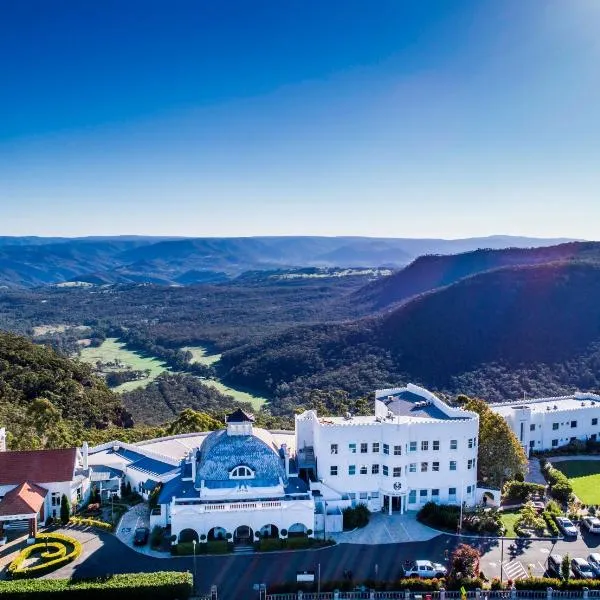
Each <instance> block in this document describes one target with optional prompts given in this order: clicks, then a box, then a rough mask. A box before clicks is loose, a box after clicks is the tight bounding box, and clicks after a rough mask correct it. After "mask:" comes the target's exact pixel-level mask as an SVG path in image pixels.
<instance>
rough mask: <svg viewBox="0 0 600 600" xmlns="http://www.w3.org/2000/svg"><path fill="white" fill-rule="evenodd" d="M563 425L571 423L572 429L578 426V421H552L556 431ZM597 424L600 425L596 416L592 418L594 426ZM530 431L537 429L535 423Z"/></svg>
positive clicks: (530, 427)
mask: <svg viewBox="0 0 600 600" xmlns="http://www.w3.org/2000/svg"><path fill="white" fill-rule="evenodd" d="M561 425H570V426H571V429H575V428H576V427H577V421H567V422H566V423H552V429H553V430H554V431H556V430H557V429H558V428H559V427H560V426H561ZM596 425H598V419H597V418H596V417H594V418H593V419H592V426H596ZM529 431H535V425H530V426H529Z"/></svg>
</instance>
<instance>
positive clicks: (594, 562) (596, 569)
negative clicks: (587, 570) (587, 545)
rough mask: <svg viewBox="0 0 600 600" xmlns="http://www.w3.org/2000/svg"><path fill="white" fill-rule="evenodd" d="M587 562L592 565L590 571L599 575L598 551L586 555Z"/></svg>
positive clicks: (599, 559) (599, 561) (599, 560)
mask: <svg viewBox="0 0 600 600" xmlns="http://www.w3.org/2000/svg"><path fill="white" fill-rule="evenodd" d="M587 561H588V564H589V565H590V567H592V571H594V573H596V575H600V554H598V552H593V553H592V554H590V555H589V556H588V557H587Z"/></svg>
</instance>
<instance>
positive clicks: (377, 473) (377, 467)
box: [371, 465, 379, 475]
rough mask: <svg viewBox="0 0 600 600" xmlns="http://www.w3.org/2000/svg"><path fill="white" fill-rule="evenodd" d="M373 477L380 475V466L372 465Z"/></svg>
mask: <svg viewBox="0 0 600 600" xmlns="http://www.w3.org/2000/svg"><path fill="white" fill-rule="evenodd" d="M371 475H379V465H371Z"/></svg>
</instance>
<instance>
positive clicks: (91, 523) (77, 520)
mask: <svg viewBox="0 0 600 600" xmlns="http://www.w3.org/2000/svg"><path fill="white" fill-rule="evenodd" d="M69 523H70V524H71V525H87V526H88V527H98V529H105V530H106V531H112V530H113V527H114V526H113V524H112V523H107V522H106V521H100V519H89V518H86V517H71V518H70V519H69Z"/></svg>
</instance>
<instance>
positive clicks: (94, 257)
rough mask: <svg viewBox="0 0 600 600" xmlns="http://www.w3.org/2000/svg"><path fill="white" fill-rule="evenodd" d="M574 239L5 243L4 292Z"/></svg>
mask: <svg viewBox="0 0 600 600" xmlns="http://www.w3.org/2000/svg"><path fill="white" fill-rule="evenodd" d="M567 241H571V240H567V239H541V238H527V237H511V236H492V237H484V238H467V239H460V240H443V239H406V238H366V237H317V236H305V237H244V238H170V237H144V236H116V237H86V238H43V237H35V236H28V237H0V285H1V286H9V287H35V286H43V285H49V284H59V283H65V282H76V281H80V282H87V283H92V284H110V283H157V284H165V285H173V284H179V285H191V284H194V283H208V282H219V281H226V280H229V279H233V278H235V277H237V276H239V275H240V274H242V273H244V272H246V271H257V270H258V271H260V270H274V269H295V268H305V267H390V268H394V269H397V268H400V267H403V266H405V265H407V264H408V263H410V262H411V261H412V260H413V259H414V258H416V257H417V256H421V255H425V254H444V255H445V254H453V253H458V252H467V251H470V250H476V249H478V248H490V249H499V248H507V247H513V248H531V247H544V246H551V245H555V244H558V243H561V242H567Z"/></svg>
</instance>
